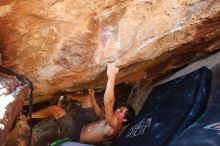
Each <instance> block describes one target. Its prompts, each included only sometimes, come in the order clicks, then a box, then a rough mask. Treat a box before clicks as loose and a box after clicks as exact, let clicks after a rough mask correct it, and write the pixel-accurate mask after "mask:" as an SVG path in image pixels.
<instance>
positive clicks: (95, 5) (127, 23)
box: [0, 0, 220, 102]
mask: <svg viewBox="0 0 220 146" xmlns="http://www.w3.org/2000/svg"><path fill="white" fill-rule="evenodd" d="M219 5H220V1H219V0H206V1H204V0H178V1H170V0H163V1H161V0H126V1H125V0H105V1H104V0H4V1H0V54H1V55H0V64H1V65H2V66H4V67H8V68H10V69H13V70H15V71H16V72H18V73H20V74H23V75H25V76H26V77H27V78H29V79H30V80H32V81H33V83H34V84H35V87H36V89H35V92H34V95H35V102H38V101H43V100H46V99H49V98H50V97H51V96H52V95H53V94H54V93H57V92H59V91H64V90H77V89H82V88H88V87H97V86H104V85H105V83H106V75H105V69H106V63H108V62H111V61H115V62H116V65H117V66H118V67H119V68H120V72H119V75H118V78H117V83H120V82H124V81H134V80H139V79H143V78H146V79H148V80H149V82H152V81H154V80H157V79H158V78H160V77H161V76H162V75H164V74H166V73H168V72H170V71H171V70H173V69H176V68H178V67H181V66H183V65H185V64H188V63H190V62H192V61H194V60H196V59H198V58H200V57H202V56H204V55H207V54H208V53H209V52H212V51H213V50H215V49H218V48H220V42H219V39H220V7H219Z"/></svg>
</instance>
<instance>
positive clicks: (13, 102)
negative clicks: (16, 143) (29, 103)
mask: <svg viewBox="0 0 220 146" xmlns="http://www.w3.org/2000/svg"><path fill="white" fill-rule="evenodd" d="M28 91H29V86H28V85H23V84H22V83H21V82H20V81H19V80H18V79H17V78H16V77H14V76H8V75H4V74H1V73H0V104H1V105H0V146H4V144H5V142H6V139H7V136H8V135H9V132H10V130H11V128H12V125H13V122H14V120H15V118H16V116H17V115H18V114H19V112H21V110H22V106H23V103H24V100H25V99H26V98H27V95H28Z"/></svg>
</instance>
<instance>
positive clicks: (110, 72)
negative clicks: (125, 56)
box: [32, 63, 135, 144]
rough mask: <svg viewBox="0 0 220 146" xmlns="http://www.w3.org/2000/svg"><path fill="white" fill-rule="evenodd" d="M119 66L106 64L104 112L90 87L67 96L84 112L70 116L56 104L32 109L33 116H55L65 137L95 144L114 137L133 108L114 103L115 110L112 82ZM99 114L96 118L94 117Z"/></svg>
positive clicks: (127, 119) (128, 121) (132, 113)
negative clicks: (117, 105)
mask: <svg viewBox="0 0 220 146" xmlns="http://www.w3.org/2000/svg"><path fill="white" fill-rule="evenodd" d="M117 73H118V68H117V67H115V64H114V63H109V64H108V65H107V76H108V81H107V86H106V90H105V94H104V110H105V112H103V111H102V110H101V108H100V107H99V105H98V104H97V102H96V99H95V93H94V90H92V89H89V90H88V91H89V94H87V95H78V96H71V97H70V99H73V100H77V101H79V102H80V103H81V106H82V110H83V112H80V113H78V114H77V117H73V118H72V117H71V116H70V115H69V114H68V113H67V112H65V110H64V109H63V108H62V107H60V106H57V105H53V106H50V107H48V108H46V109H43V110H40V111H38V112H35V113H33V115H32V117H33V118H49V117H55V118H56V120H57V122H58V124H59V126H60V131H61V132H62V133H63V134H64V135H65V137H68V138H72V139H75V140H76V139H77V140H79V142H81V143H89V144H95V143H100V142H104V141H106V140H109V139H111V138H113V137H115V136H116V135H117V134H118V133H119V131H120V129H121V128H122V126H123V125H125V124H128V123H130V122H131V121H132V120H133V118H134V116H135V111H134V109H133V108H131V106H129V105H122V106H119V107H117V109H116V110H115V111H114V110H113V107H114V103H115V97H114V86H115V78H116V75H117ZM97 117H98V120H97Z"/></svg>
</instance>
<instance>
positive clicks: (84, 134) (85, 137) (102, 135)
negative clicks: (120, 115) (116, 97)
mask: <svg viewBox="0 0 220 146" xmlns="http://www.w3.org/2000/svg"><path fill="white" fill-rule="evenodd" d="M120 129H121V127H118V126H116V127H112V126H110V125H109V124H108V123H107V122H106V119H102V120H98V121H95V122H92V123H89V124H88V125H85V126H84V127H83V129H82V131H81V135H80V141H81V142H82V143H91V144H94V143H100V142H104V141H107V140H109V139H111V138H113V137H115V136H116V135H117V134H118V132H119V130H120Z"/></svg>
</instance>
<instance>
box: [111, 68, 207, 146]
mask: <svg viewBox="0 0 220 146" xmlns="http://www.w3.org/2000/svg"><path fill="white" fill-rule="evenodd" d="M210 82H211V71H210V70H208V69H207V68H206V67H202V68H200V69H198V70H196V71H194V72H192V73H189V74H187V75H184V76H182V77H179V78H177V79H174V80H171V81H169V82H167V83H164V84H162V85H159V86H157V87H155V88H154V89H153V90H152V92H151V93H150V95H149V98H148V100H147V101H146V102H145V104H144V106H143V107H142V109H141V111H140V113H139V114H138V116H137V117H136V120H135V121H134V123H133V124H132V125H130V126H129V127H128V128H127V129H126V130H125V132H124V133H123V134H122V135H121V136H120V137H119V138H118V139H116V140H115V142H114V143H113V144H112V145H113V146H166V145H167V144H168V143H169V142H170V140H172V138H174V137H175V136H177V135H178V134H179V133H180V132H181V131H183V130H184V129H185V128H186V127H188V126H189V125H190V124H191V123H192V122H193V121H195V120H196V119H197V118H198V117H199V116H200V115H201V114H202V112H204V110H205V109H206V105H207V100H208V99H207V98H208V93H209V90H210Z"/></svg>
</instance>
